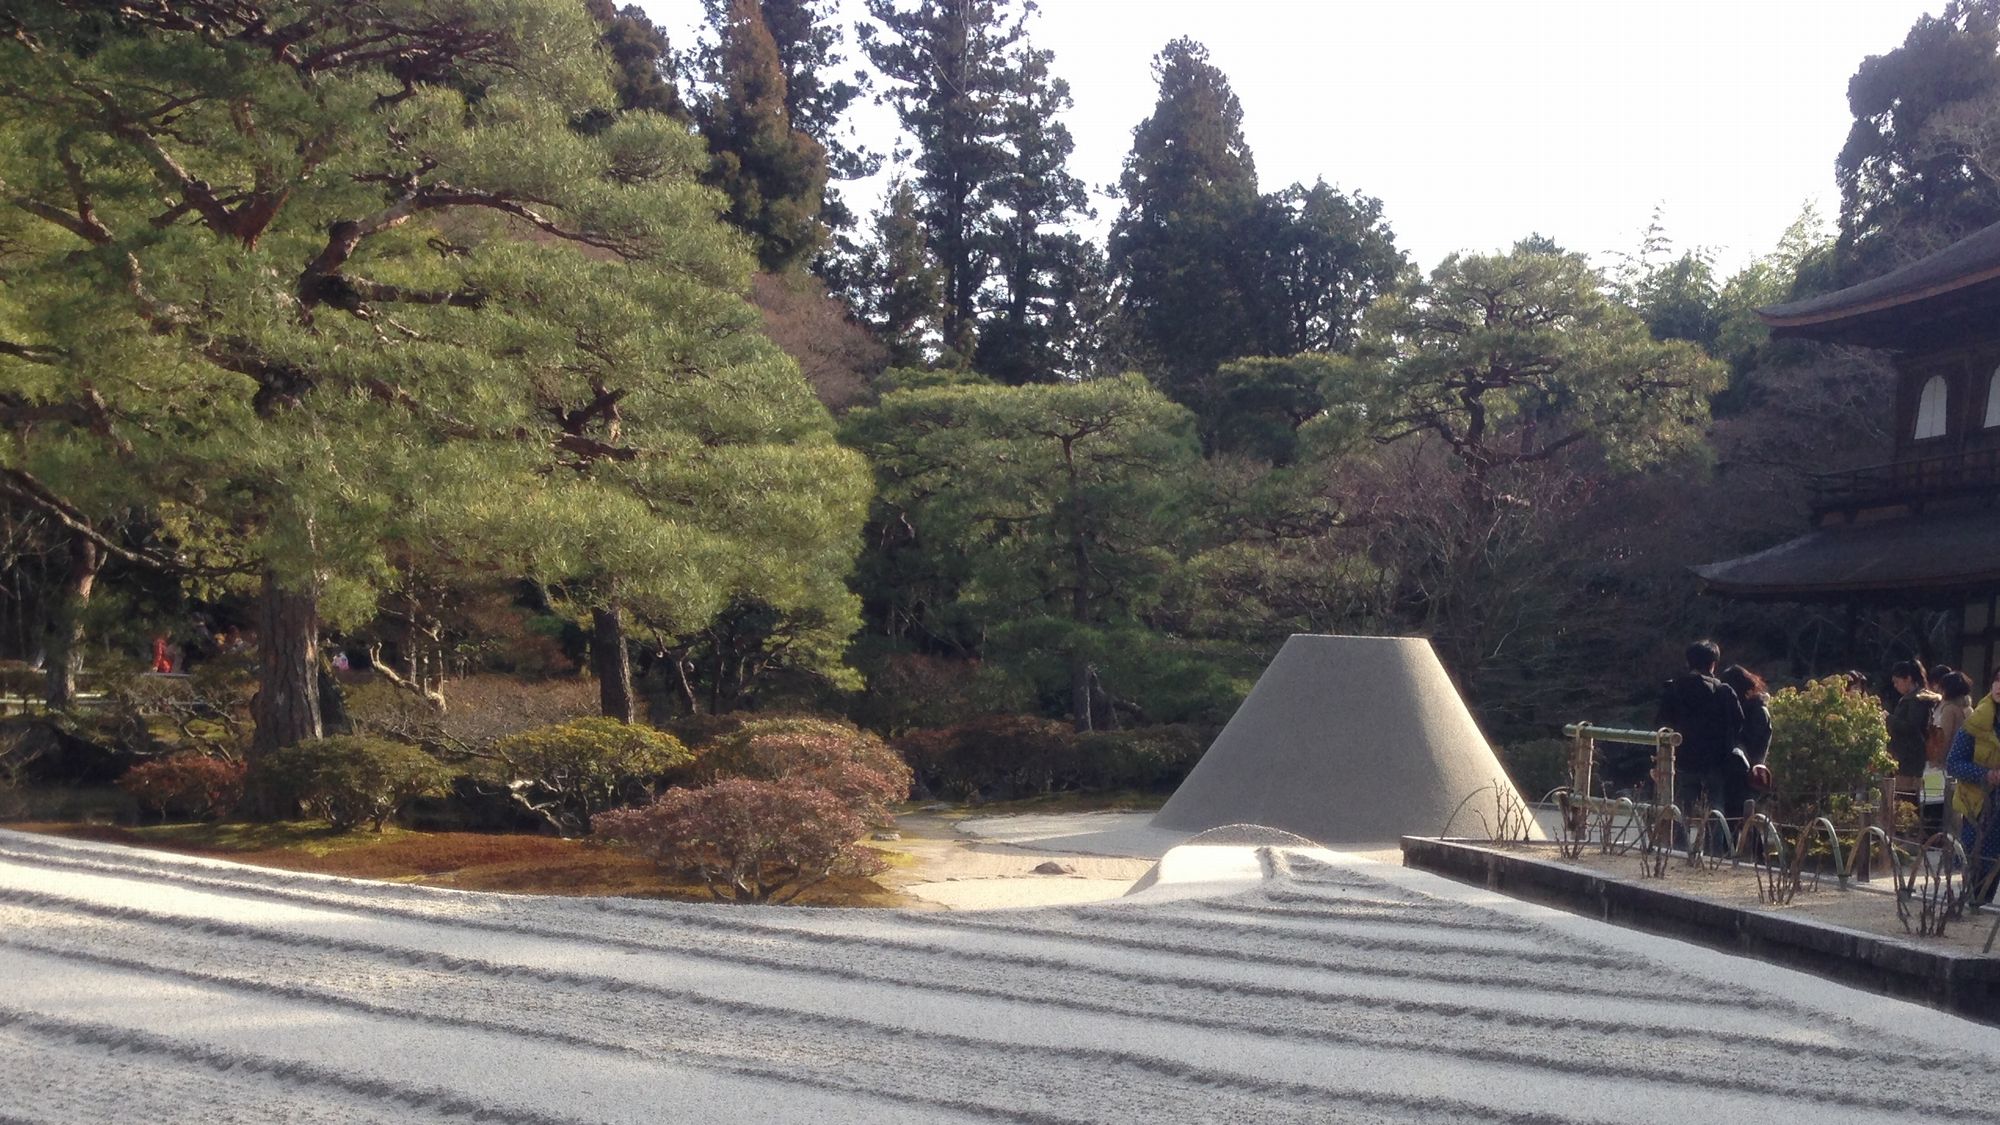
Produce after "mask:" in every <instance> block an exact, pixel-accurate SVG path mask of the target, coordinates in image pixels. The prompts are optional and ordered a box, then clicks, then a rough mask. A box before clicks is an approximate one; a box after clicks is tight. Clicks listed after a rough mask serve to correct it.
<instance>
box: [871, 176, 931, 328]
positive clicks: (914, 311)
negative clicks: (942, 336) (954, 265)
mask: <svg viewBox="0 0 2000 1125" xmlns="http://www.w3.org/2000/svg"><path fill="white" fill-rule="evenodd" d="M860 270H861V273H862V274H863V276H865V277H866V278H867V279H868V284H867V285H865V286H863V287H862V290H861V300H860V312H861V317H862V319H863V320H865V321H866V322H867V323H868V326H869V327H870V328H872V329H873V330H874V332H875V336H876V338H877V339H879V340H881V341H882V344H883V346H884V347H886V348H888V349H889V357H888V358H889V366H891V367H916V366H920V365H922V364H923V363H924V362H925V359H926V357H927V354H928V352H929V350H930V341H931V340H932V339H933V338H934V337H935V336H936V334H937V332H938V330H939V328H940V327H941V325H940V321H939V313H940V311H941V310H942V309H943V308H944V273H943V271H942V270H940V269H939V268H938V262H937V255H936V254H934V253H932V252H931V242H930V232H929V230H928V229H927V228H926V227H925V225H924V218H923V205H922V203H920V202H919V201H918V199H917V192H916V189H915V188H913V187H911V186H910V185H909V183H908V182H907V181H901V180H899V181H897V182H896V185H895V186H894V187H893V188H892V189H891V190H890V192H889V198H888V199H887V201H885V203H884V204H883V207H882V210H881V211H880V212H878V213H877V214H876V216H875V237H874V239H873V240H872V241H871V242H870V243H869V245H868V248H867V249H866V251H864V255H863V259H862V262H861V267H860Z"/></svg>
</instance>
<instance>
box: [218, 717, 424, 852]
mask: <svg viewBox="0 0 2000 1125" xmlns="http://www.w3.org/2000/svg"><path fill="white" fill-rule="evenodd" d="M257 773H258V776H259V777H260V778H261V779H263V780H264V781H265V782H266V783H268V784H269V785H271V786H272V787H273V788H274V789H275V790H276V791H277V792H278V793H280V794H282V795H284V796H286V797H289V798H291V799H293V800H296V801H297V802H298V803H299V804H300V805H301V806H303V807H304V808H305V809H306V811H307V812H309V813H311V814H313V815H314V816H318V817H321V818H323V819H324V820H325V821H326V822H327V823H328V824H330V825H332V826H333V827H334V829H335V830H337V831H342V832H344V831H347V830H348V829H350V828H353V827H354V826H356V825H358V824H360V823H361V822H362V821H369V822H371V823H372V824H373V825H374V828H375V831H377V832H380V831H382V825H383V823H384V822H385V821H387V820H388V819H389V818H390V817H392V816H395V815H396V814H397V813H398V812H399V811H401V810H402V808H403V806H404V805H406V804H408V803H409V802H411V801H413V800H415V799H416V798H418V797H426V796H436V795H440V794H442V793H443V792H444V791H445V787H446V786H448V785H449V784H450V783H451V777H452V773H451V771H450V770H449V769H446V768H445V766H444V765H443V764H442V763H440V762H439V761H438V760H437V759H435V758H433V757H431V756H430V755H429V754H426V753H424V752H423V751H422V750H419V749H418V748H416V747H414V746H410V745H406V744H404V743H401V742H389V741H386V740H384V739H379V738H367V737H364V736H361V735H336V736H334V737H332V738H316V739H313V740H311V741H308V742H301V743H298V744H297V745H295V746H287V747H285V748H284V749H282V750H276V751H273V752H272V753H271V754H269V755H267V756H266V757H265V758H264V759H263V760H262V761H260V762H259V763H258V764H257Z"/></svg>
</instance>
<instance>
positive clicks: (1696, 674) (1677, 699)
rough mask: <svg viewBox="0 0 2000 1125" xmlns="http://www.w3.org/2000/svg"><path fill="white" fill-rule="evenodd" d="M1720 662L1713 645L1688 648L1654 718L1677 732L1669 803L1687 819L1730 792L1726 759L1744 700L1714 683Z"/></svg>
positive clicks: (1719, 653) (1740, 724)
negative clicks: (1685, 667)
mask: <svg viewBox="0 0 2000 1125" xmlns="http://www.w3.org/2000/svg"><path fill="white" fill-rule="evenodd" d="M1721 661H1722V650H1721V649H1720V648H1717V647H1716V645H1715V642H1714V641H1696V642H1695V643H1693V644H1691V645H1689V646H1688V647H1687V664H1688V670H1687V671H1685V672H1683V673H1681V674H1680V675H1678V676H1675V677H1674V678H1673V679H1671V680H1668V681H1667V684H1666V687H1665V688H1664V689H1663V690H1662V691H1661V693H1660V710H1659V715H1658V716H1657V717H1656V718H1655V719H1654V723H1655V724H1656V725H1658V726H1662V727H1671V728H1673V729H1674V730H1676V731H1679V732H1680V736H1681V745H1680V749H1679V750H1677V751H1675V753H1674V803H1675V804H1677V805H1679V806H1680V807H1681V811H1682V812H1683V813H1686V814H1688V815H1689V816H1692V815H1694V809H1695V806H1696V804H1698V803H1700V802H1701V801H1703V800H1706V801H1707V802H1708V803H1709V804H1710V805H1715V804H1716V802H1718V801H1722V800H1725V799H1726V798H1727V795H1728V794H1729V792H1730V780H1731V775H1730V772H1729V769H1730V761H1729V756H1730V754H1731V752H1733V751H1734V750H1735V749H1736V734H1737V732H1738V731H1739V730H1741V729H1742V727H1743V701H1742V700H1741V699H1739V698H1737V695H1736V689H1735V688H1732V687H1730V686H1729V685H1728V684H1725V683H1723V682H1722V681H1721V680H1718V679H1716V678H1715V666H1716V665H1717V664H1719V663H1721ZM1718 807H1719V806H1718ZM1726 811H1727V810H1725V813H1726Z"/></svg>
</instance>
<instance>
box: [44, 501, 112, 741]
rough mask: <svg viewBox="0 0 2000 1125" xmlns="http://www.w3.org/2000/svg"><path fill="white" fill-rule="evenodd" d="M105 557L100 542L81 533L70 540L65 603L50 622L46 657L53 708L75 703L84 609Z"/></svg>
mask: <svg viewBox="0 0 2000 1125" xmlns="http://www.w3.org/2000/svg"><path fill="white" fill-rule="evenodd" d="M103 566H104V556H103V555H102V554H101V553H99V551H98V549H97V544H95V543H93V542H91V541H90V540H88V539H85V538H84V537H83V536H81V535H72V536H70V540H69V574H68V577H67V579H66V580H65V582H64V583H63V599H62V604H61V605H60V606H58V607H57V609H56V614H55V617H54V619H53V620H51V621H50V622H49V643H48V647H47V649H46V650H45V655H44V657H43V659H44V660H45V661H46V662H47V663H46V664H45V665H44V667H45V668H46V669H47V673H48V704H49V710H51V711H64V710H67V709H68V708H69V707H70V705H71V704H73V703H75V702H76V678H77V673H79V672H81V671H83V611H84V609H85V608H87V607H88V606H89V605H90V591H91V588H92V587H94V586H96V585H97V572H98V570H100V569H101V568H102V567H103Z"/></svg>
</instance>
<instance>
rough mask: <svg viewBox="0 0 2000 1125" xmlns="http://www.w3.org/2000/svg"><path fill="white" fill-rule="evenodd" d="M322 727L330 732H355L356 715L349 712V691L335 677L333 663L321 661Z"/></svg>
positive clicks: (320, 704) (320, 701)
mask: <svg viewBox="0 0 2000 1125" xmlns="http://www.w3.org/2000/svg"><path fill="white" fill-rule="evenodd" d="M318 679H319V718H320V727H321V729H323V730H324V731H326V733H328V734H353V733H354V717H353V716H351V715H349V714H348V713H347V693H346V692H345V691H343V690H342V689H341V686H340V681H339V680H338V679H336V678H334V675H333V665H331V664H329V663H327V662H326V661H324V660H322V661H320V662H319V675H318Z"/></svg>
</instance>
